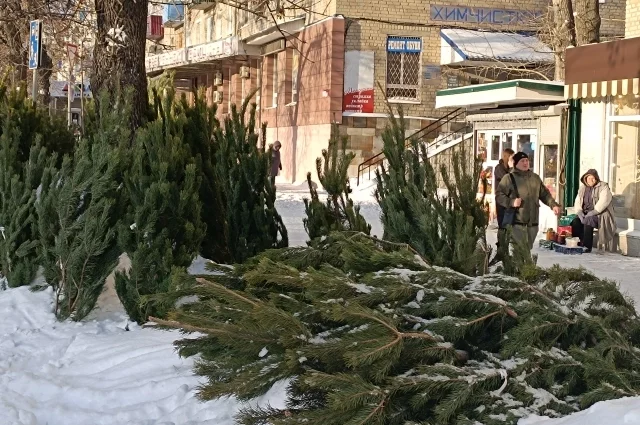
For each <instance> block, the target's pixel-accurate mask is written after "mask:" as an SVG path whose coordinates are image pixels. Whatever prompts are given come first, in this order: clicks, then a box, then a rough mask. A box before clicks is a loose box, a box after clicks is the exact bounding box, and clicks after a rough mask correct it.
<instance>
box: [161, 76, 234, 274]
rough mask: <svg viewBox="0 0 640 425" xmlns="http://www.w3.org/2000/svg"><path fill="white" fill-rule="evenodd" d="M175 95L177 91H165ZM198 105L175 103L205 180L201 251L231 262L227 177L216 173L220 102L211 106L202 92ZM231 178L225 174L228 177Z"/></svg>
mask: <svg viewBox="0 0 640 425" xmlns="http://www.w3.org/2000/svg"><path fill="white" fill-rule="evenodd" d="M165 92H166V95H167V97H169V98H170V97H172V93H173V90H171V89H166V90H165ZM194 99H195V100H194V104H193V106H189V105H188V103H187V100H186V98H185V97H183V98H182V99H181V100H180V102H179V103H174V107H175V108H176V109H178V111H184V114H185V118H186V120H185V122H184V128H183V134H184V136H183V137H184V140H185V141H186V142H187V143H188V144H189V146H190V148H191V155H192V156H193V158H194V161H195V164H196V167H197V170H198V174H199V176H200V179H201V184H200V199H201V201H202V220H203V221H204V222H205V223H206V235H205V237H204V239H203V241H202V246H201V248H200V253H201V254H202V256H203V257H205V258H209V259H212V260H214V261H218V262H227V261H231V260H232V258H231V254H230V251H229V247H228V246H227V243H226V242H227V240H228V228H227V226H226V224H227V223H226V214H225V213H224V211H225V205H224V202H225V198H224V188H223V186H222V181H223V179H222V178H221V177H220V176H218V174H217V172H216V164H215V162H216V159H215V149H216V147H215V145H214V134H215V132H216V131H218V130H219V129H220V122H219V120H218V119H217V118H216V110H217V108H216V104H214V105H213V106H207V104H206V96H205V95H204V93H202V92H196V93H194ZM226 178H227V177H226V176H225V179H226Z"/></svg>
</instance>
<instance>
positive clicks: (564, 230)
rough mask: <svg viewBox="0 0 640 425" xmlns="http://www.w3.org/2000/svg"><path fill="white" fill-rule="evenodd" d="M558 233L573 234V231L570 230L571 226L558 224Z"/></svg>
mask: <svg viewBox="0 0 640 425" xmlns="http://www.w3.org/2000/svg"><path fill="white" fill-rule="evenodd" d="M557 233H558V234H559V235H562V234H563V233H564V234H569V233H570V234H573V231H572V230H571V226H558V232H557Z"/></svg>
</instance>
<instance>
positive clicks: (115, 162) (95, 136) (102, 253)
mask: <svg viewBox="0 0 640 425" xmlns="http://www.w3.org/2000/svg"><path fill="white" fill-rule="evenodd" d="M120 106H122V104H120ZM121 113H122V110H120V109H119V108H114V109H112V110H109V111H106V110H105V111H103V113H102V114H100V119H99V120H97V121H95V126H96V127H95V131H92V132H91V134H90V135H89V136H88V137H87V138H85V139H83V140H81V141H80V142H79V144H78V145H77V146H76V149H75V151H74V153H73V157H70V156H66V157H65V158H64V160H63V161H62V165H61V166H60V167H59V168H54V167H48V168H47V169H46V170H45V173H44V175H43V179H42V193H41V195H40V200H39V201H38V202H37V203H36V210H37V213H38V229H39V239H40V250H41V262H42V266H43V267H44V276H45V279H46V281H47V283H48V284H49V285H51V286H52V287H53V288H54V291H55V313H56V315H57V317H58V318H59V319H66V318H69V317H70V318H73V319H74V320H81V319H83V318H84V317H86V316H87V314H89V312H90V311H91V310H92V309H93V307H94V305H95V303H96V301H97V299H98V296H99V295H100V293H101V292H102V288H103V286H104V282H105V279H106V277H107V276H108V275H109V274H110V273H111V272H112V270H113V269H114V267H115V265H116V263H117V259H118V256H119V255H120V250H119V248H118V246H117V243H116V242H117V241H116V229H117V226H118V221H119V219H120V218H121V214H122V212H121V209H122V204H123V197H122V196H120V194H119V191H120V190H121V185H120V183H118V176H121V175H122V173H123V168H124V165H125V164H126V163H127V162H126V160H125V154H126V153H127V150H126V149H123V148H121V147H120V146H118V145H124V146H126V145H127V144H128V142H129V140H130V133H129V131H128V130H127V128H126V127H125V126H122V125H121V120H120V118H119V117H121Z"/></svg>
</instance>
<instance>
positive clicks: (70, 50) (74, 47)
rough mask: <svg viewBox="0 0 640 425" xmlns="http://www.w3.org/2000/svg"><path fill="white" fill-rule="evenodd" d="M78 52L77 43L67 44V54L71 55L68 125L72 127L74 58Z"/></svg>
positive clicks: (68, 83)
mask: <svg viewBox="0 0 640 425" xmlns="http://www.w3.org/2000/svg"><path fill="white" fill-rule="evenodd" d="M77 54H78V46H77V45H75V44H67V55H68V56H69V81H68V82H67V87H68V89H69V90H68V91H67V125H68V126H69V128H71V125H72V124H73V113H72V112H71V104H72V103H73V96H74V94H75V86H74V81H75V78H74V75H73V66H74V59H75V58H76V56H77Z"/></svg>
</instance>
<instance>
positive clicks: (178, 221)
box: [116, 97, 205, 323]
mask: <svg viewBox="0 0 640 425" xmlns="http://www.w3.org/2000/svg"><path fill="white" fill-rule="evenodd" d="M156 102H158V103H157V104H156V110H157V111H158V113H159V116H158V118H157V119H156V120H155V121H152V122H150V123H149V124H147V125H146V126H145V127H144V128H141V129H139V130H138V132H137V134H136V138H135V141H134V145H133V152H132V156H133V161H132V163H131V165H130V166H129V169H128V170H127V171H126V172H125V177H124V181H125V188H126V193H127V196H128V200H129V210H128V212H127V215H126V219H125V220H123V222H122V223H121V226H120V230H119V241H120V246H121V247H122V248H123V250H124V251H125V252H126V253H127V254H128V255H129V258H130V259H131V269H130V270H129V271H127V272H122V273H120V272H117V273H116V290H117V292H118V296H119V297H120V300H121V301H122V303H123V305H124V307H125V310H126V311H127V313H128V314H129V317H131V319H132V320H135V321H137V322H139V323H143V322H145V321H146V320H147V317H148V316H149V315H154V316H161V317H162V316H163V315H164V314H165V313H166V312H164V311H162V310H161V309H159V308H158V307H157V306H154V305H153V304H150V303H146V304H144V305H143V304H142V301H141V300H142V297H144V296H145V295H152V294H157V293H163V292H168V291H169V290H170V281H171V273H172V270H173V268H174V267H188V266H189V265H190V264H191V262H192V261H193V259H194V258H195V256H196V255H197V254H198V250H199V248H200V244H201V242H202V239H203V236H204V232H205V225H204V223H203V222H202V213H201V210H202V203H201V201H200V199H199V196H198V192H199V190H200V175H199V173H198V171H197V168H196V164H195V163H194V161H193V160H192V158H191V155H190V152H189V146H188V145H187V144H186V141H185V137H184V128H185V127H186V124H185V123H186V122H188V121H189V118H188V117H186V116H185V115H184V113H181V112H179V111H177V110H175V109H174V108H172V105H173V98H172V97H168V98H167V99H165V101H164V102H163V103H162V104H160V103H159V102H160V100H159V98H158V97H156Z"/></svg>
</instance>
